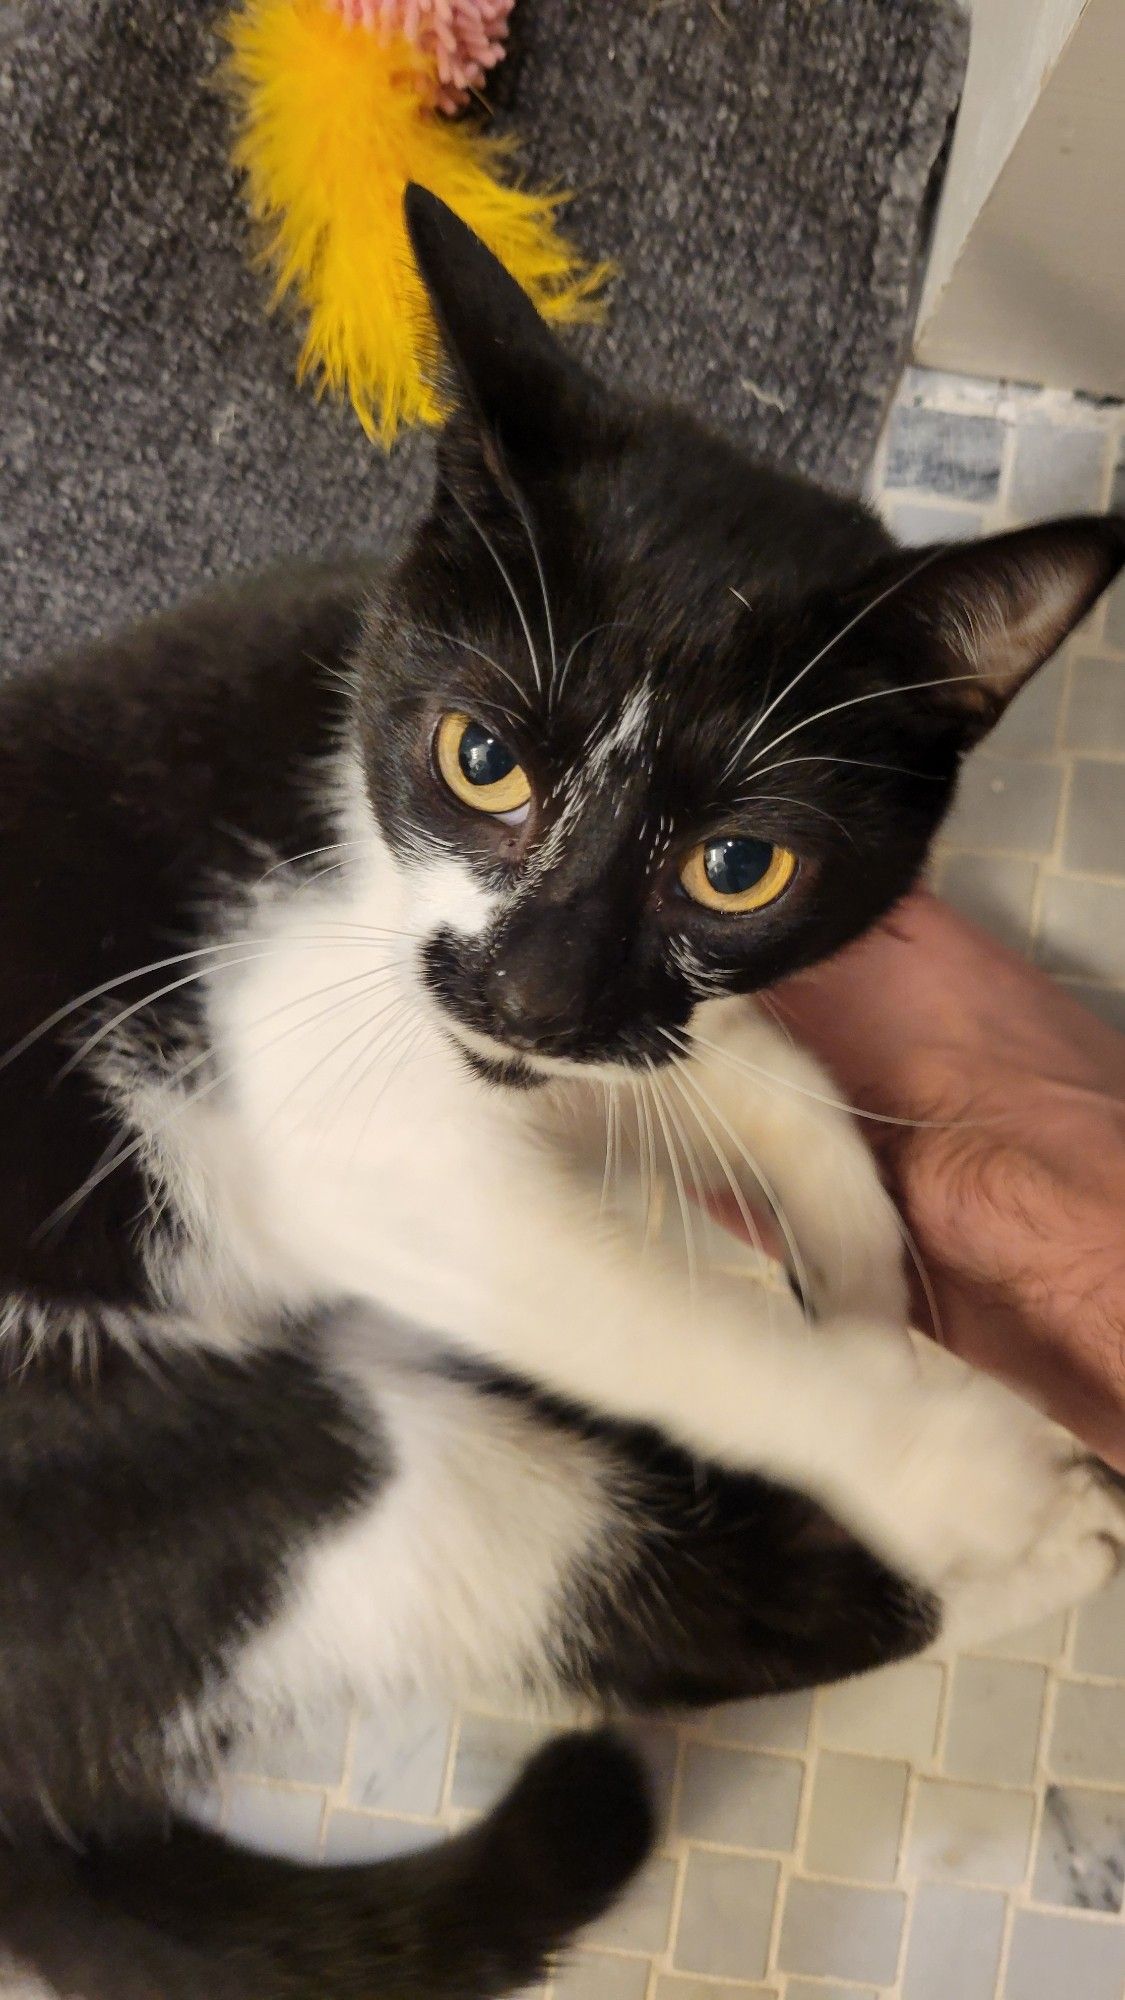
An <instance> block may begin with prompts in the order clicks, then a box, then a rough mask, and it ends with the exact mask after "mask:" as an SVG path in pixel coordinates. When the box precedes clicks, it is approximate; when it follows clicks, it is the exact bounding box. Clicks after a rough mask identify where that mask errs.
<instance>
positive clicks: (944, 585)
mask: <svg viewBox="0 0 1125 2000" xmlns="http://www.w3.org/2000/svg"><path fill="white" fill-rule="evenodd" d="M1123 563H1125V516H1121V515H1103V516H1078V517H1077V518H1075V519H1073V520H1066V521H1044V522H1042V523H1041V524H1040V525H1039V526H1037V527H1034V528H1018V529H1016V530H1015V531H1014V533H1011V534H1006V535H993V536H990V537H989V538H988V539H987V540H985V541H980V542H967V543H964V544H954V545H953V546H950V547H946V548H942V549H939V550H937V551H936V552H935V553H934V554H933V555H932V556H929V557H927V556H925V555H922V556H921V557H919V556H918V554H917V553H916V552H914V551H912V552H911V555H910V558H909V562H908V566H907V568H906V574H905V578H904V580H903V582H902V584H901V588H900V589H899V590H893V589H892V591H890V592H888V602H887V605H886V610H887V612H888V613H890V614H892V615H893V616H894V618H895V620H896V622H897V620H898V618H899V617H900V616H906V617H907V618H909V619H910V621H911V623H912V625H913V628H914V634H915V635H917V634H918V631H919V627H921V631H922V634H923V635H924V639H925V642H926V645H927V649H928V651H929V653H930V656H931V658H933V659H934V663H935V665H936V667H937V669H938V671H939V672H944V673H947V674H948V676H949V689H948V695H945V694H944V693H943V695H942V700H943V703H944V702H945V701H949V702H953V703H955V704H956V705H957V706H958V707H959V708H960V709H961V710H962V711H963V713H964V715H965V719H966V721H967V722H968V723H969V725H970V734H971V736H973V737H974V738H975V737H977V736H981V735H983V734H984V732H985V731H986V730H988V729H990V728H991V727H992V725H993V723H994V722H996V721H997V720H998V719H999V717H1000V716H1001V715H1002V713H1003V711H1004V709H1005V708H1006V707H1007V705H1008V703H1009V702H1010V701H1011V700H1012V698H1013V696H1014V695H1016V694H1018V693H1019V690H1020V688H1021V687H1022V686H1023V684H1024V682H1025V681H1026V680H1028V679H1030V677H1031V675H1032V674H1033V673H1034V672H1035V670H1036V668H1037V667H1041V666H1042V665H1043V663H1044V661H1046V660H1049V659H1050V657H1051V655H1052V653H1054V652H1055V651H1056V650H1057V648H1058V647H1059V646H1061V644H1062V642H1063V640H1064V639H1065V638H1066V637H1067V636H1068V634H1069V633H1070V632H1072V631H1073V629H1074V627H1075V626H1076V625H1077V624H1078V622H1079V620H1080V619H1081V618H1083V617H1084V616H1085V614H1086V612H1087V611H1089V609H1090V607H1091V605H1092V604H1093V603H1094V602H1095V600H1096V599H1097V598H1098V597H1099V596H1100V595H1101V593H1102V591H1103V590H1104V589H1105V588H1106V586H1107V584H1110V583H1112V581H1113V579H1114V577H1115V576H1116V575H1117V572H1118V570H1119V569H1120V568H1121V566H1122V564H1123ZM896 598H897V599H898V602H897V603H896V602H895V599H896Z"/></svg>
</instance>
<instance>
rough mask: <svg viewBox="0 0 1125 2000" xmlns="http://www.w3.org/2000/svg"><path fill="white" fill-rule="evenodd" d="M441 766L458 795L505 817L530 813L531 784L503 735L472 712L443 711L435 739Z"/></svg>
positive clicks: (478, 806) (523, 817)
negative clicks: (480, 720) (450, 712)
mask: <svg viewBox="0 0 1125 2000" xmlns="http://www.w3.org/2000/svg"><path fill="white" fill-rule="evenodd" d="M434 755H435V757H436V759H437V767H438V770H439V771H440V772H441V775H442V777H443V778H444V779H445V782H446V784H447V785H448V786H449V789H450V791H451V792H452V793H453V795H454V797H455V798H458V799H460V800H462V802H463V803H464V804H465V805H467V806H473V807H474V808H475V810H476V811H477V812H484V813H496V814H497V815H499V816H500V817H502V818H504V819H509V818H510V819H512V820H516V821H518V820H521V819H525V818H526V816H527V808H528V805H529V803H530V800H531V785H530V783H529V781H528V776H527V772H526V771H525V770H524V768H523V766H522V764H517V762H516V759H515V757H514V755H513V753H512V752H511V751H510V750H509V748H508V746H507V744H506V743H504V742H502V741H501V739H500V737H499V736H494V735H493V734H492V731H491V730H490V729H489V728H488V727H487V725H486V724H485V723H483V722H474V720H473V718H472V716H471V715H456V714H454V715H443V716H442V718H441V721H440V722H439V723H438V727H437V736H436V737H435V739H434Z"/></svg>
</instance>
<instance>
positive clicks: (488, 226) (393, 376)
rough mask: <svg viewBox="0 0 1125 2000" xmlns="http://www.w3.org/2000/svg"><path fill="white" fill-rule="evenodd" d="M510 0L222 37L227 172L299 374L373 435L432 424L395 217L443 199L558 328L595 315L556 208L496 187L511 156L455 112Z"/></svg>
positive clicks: (386, 6)
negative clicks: (292, 337)
mask: <svg viewBox="0 0 1125 2000" xmlns="http://www.w3.org/2000/svg"><path fill="white" fill-rule="evenodd" d="M512 4H513V0H242V4H241V5H240V6H239V8H238V9H237V10H236V12H235V13H234V14H233V15H232V16H231V17H230V19H229V21H228V22H227V26H226V30H225V32H226V38H227V40H228V42H229V44H230V49H231V60H230V66H229V67H230V74H231V78H232V82H233V85H234V90H235V98H236V106H237V118H238V131H237V138H236V143H235V153H234V157H235V162H236V164H237V165H238V166H239V167H240V168H241V169H242V170H243V172H244V174H245V176H246V182H247V191H248V198H249V204H250V210H251V213H252V215H253V217H254V220H255V221H256V223H257V224H258V225H259V227H260V229H261V232H262V252H261V260H262V262H263V263H264V264H265V265H266V266H267V267H268V268H269V269H270V270H271V271H272V273H273V278H274V290H273V301H272V302H273V304H274V306H277V305H280V304H281V303H282V302H283V301H290V302H291V303H292V304H294V305H295V306H296V308H297V310H298V312H299V314H300V316H301V317H302V319H303V322H304V340H303V344H302V347H301V352H300V358H299V361H298V369H297V373H298V379H299V380H301V381H305V380H308V379H311V380H312V381H313V382H314V383H315V384H316V387H317V389H318V392H324V391H328V392H329V393H332V394H338V395H346V396H347V397H348V398H349V399H350V401H351V403H352V406H353V408H354V410H355V412H356V415H357V416H358V418H359V421H360V423H361V424H362V425H363V428H364V430H365V431H366V432H367V434H368V436H369V437H371V438H378V439H379V440H380V442H381V443H382V444H384V445H389V444H390V443H391V442H392V441H393V439H394V438H395V436H396V434H397V432H398V431H399V429H400V428H401V427H402V426H403V425H404V424H412V423H418V422H421V423H431V424H432V423H437V422H440V420H441V417H442V414H443V412H442V408H441V403H440V399H439V397H438V395H437V393H436V391H435V389H434V387H433V384H432V382H431V381H430V380H429V379H428V375H427V368H426V357H427V354H428V352H429V338H428V334H429V310H428V307H427V304H426V299H425V294H424V291H423V288H422V284H421V281H420V279H419V277H418V273H417V270H416V267H415V264H414V260H413V256H412V254H411V250H410V246H409V243H408V240H407V237H406V232H405V229H404V226H403V220H402V197H403V191H404V189H405V187H406V185H407V183H408V182H410V181H415V182H418V183H420V184H421V185H422V186H424V187H427V188H429V189H430V190H431V191H432V192H433V193H435V194H438V195H440V196H441V197H442V199H443V200H445V201H446V202H447V203H448V204H449V206H450V207H451V208H452V209H454V210H455V211H456V213H457V214H458V215H460V216H461V217H462V218H463V220H464V221H466V222H467V223H468V224H469V225H470V227H471V228H472V229H473V230H474V231H475V232H476V233H477V234H478V235H479V236H480V237H481V238H482V239H483V241H484V242H485V243H487V244H488V246H489V247H490V249H491V250H492V251H493V252H494V253H495V254H496V256H497V257H499V258H500V260H501V262H502V263H504V264H505V265H506V266H507V267H508V269H509V270H510V271H511V273H512V275H513V276H514V277H515V278H517V279H518V281H519V283H520V284H521V285H522V286H523V288H524V289H525V290H526V291H527V292H528V293H529V294H530V295H531V297H532V298H533V299H534V300H535V303H536V304H537V305H538V307H539V309H540V311H541V312H542V313H543V314H544V315H545V316H546V317H547V318H549V319H552V320H555V321H563V322H566V321H574V320H581V319H589V318H591V317H594V316H596V313H597V310H598V305H597V301H598V296H599V294H600V291H601V289H602V286H603V284H604V281H605V278H606V275H607V272H606V269H605V267H604V266H596V267H592V268H591V267H590V266H588V265H585V264H584V263H583V262H582V260H581V259H580V258H579V257H578V255H577V254H576V252H575V251H574V250H573V249H572V247H571V246H570V245H569V244H568V243H567V242H566V241H565V240H564V238H563V237H562V236H561V235H560V234H559V232H558V230H557V228H556V223H555V218H556V213H557V210H558V207H559V204H560V201H561V199H562V198H563V197H561V196H559V195H557V194H548V193H535V192H532V191H530V190H528V189H526V188H523V187H520V186H516V185H513V184H512V183H511V182H509V181H506V180H505V179H504V178H503V170H504V169H505V167H506V166H508V165H509V164H510V163H511V159H512V148H511V146H510V144H508V143H506V142H504V141H502V140H497V139H491V138H488V137H486V136H484V135H483V134H482V132H481V131H480V129H479V127H478V126H476V125H475V124H473V123H470V122H468V121H458V122H452V121H451V118H450V116H449V114H450V113H453V112H456V111H458V110H459V109H461V108H462V107H463V106H464V105H465V104H466V103H468V102H469V99H470V97H471V94H472V93H473V92H475V91H477V90H479V88H480V87H481V85H482V84H483V82H484V80H485V77H486V74H487V72H488V71H489V70H490V69H491V68H492V67H494V65H495V64H496V63H497V62H498V61H499V60H500V58H501V56H502V55H503V52H504V42H505V36H506V32H507V25H508V17H509V14H510V12H511V8H512Z"/></svg>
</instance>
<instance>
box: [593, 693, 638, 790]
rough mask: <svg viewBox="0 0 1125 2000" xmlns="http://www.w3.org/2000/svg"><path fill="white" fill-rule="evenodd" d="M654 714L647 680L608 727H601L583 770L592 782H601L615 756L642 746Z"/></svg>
mask: <svg viewBox="0 0 1125 2000" xmlns="http://www.w3.org/2000/svg"><path fill="white" fill-rule="evenodd" d="M651 714H652V689H651V688H650V687H649V686H648V684H647V683H642V685H641V686H640V687H639V688H637V690H636V692H635V693H634V694H631V695H630V696H629V699H628V701H627V702H626V703H625V705H624V707H623V708H622V710H621V713H620V715H618V716H617V717H616V718H615V719H614V721H613V722H611V723H610V725H609V727H608V729H605V730H603V731H602V733H601V734H600V735H599V736H598V737H597V739H596V740H595V741H594V743H593V744H592V746H591V748H590V750H589V752H588V754H587V756H586V757H585V759H584V760H583V774H584V776H585V780H586V783H587V784H588V785H590V786H595V785H599V784H601V782H602V780H603V779H604V778H605V777H606V776H607V775H608V773H609V771H610V769H611V767H612V765H613V764H614V762H615V761H616V759H617V758H618V757H619V756H620V755H621V754H622V753H623V752H624V753H626V754H629V753H632V752H635V751H637V750H639V748H640V745H641V742H642V739H643V737H644V733H645V730H646V729H647V727H648V722H649V717H650V716H651Z"/></svg>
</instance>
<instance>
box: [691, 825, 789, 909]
mask: <svg viewBox="0 0 1125 2000" xmlns="http://www.w3.org/2000/svg"><path fill="white" fill-rule="evenodd" d="M773 853H774V850H773V847H772V845H771V843H770V842H769V841H768V840H752V839H750V838H749V836H747V835H738V836H732V837H731V838H729V839H726V840H709V841H708V842H707V846H706V849H705V851H704V856H703V866H704V870H705V871H706V875H707V880H708V881H709V882H710V884H711V887H712V888H713V889H714V890H715V892H716V894H717V895H719V896H741V895H743V894H744V893H745V891H746V890H747V889H752V888H753V887H754V885H755V883H756V882H760V881H761V879H762V877H763V875H764V874H765V873H766V870H767V869H768V868H769V865H770V862H771V861H772V860H773Z"/></svg>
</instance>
